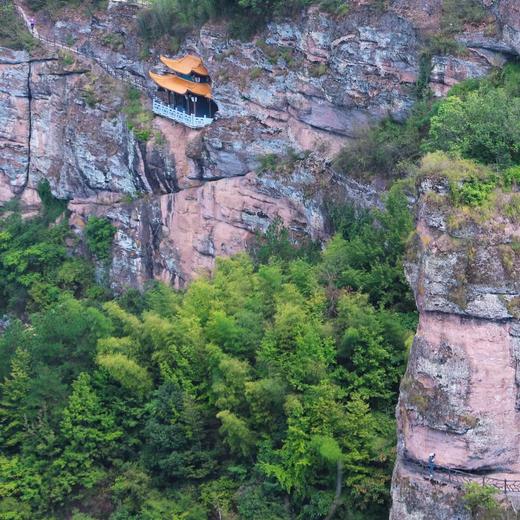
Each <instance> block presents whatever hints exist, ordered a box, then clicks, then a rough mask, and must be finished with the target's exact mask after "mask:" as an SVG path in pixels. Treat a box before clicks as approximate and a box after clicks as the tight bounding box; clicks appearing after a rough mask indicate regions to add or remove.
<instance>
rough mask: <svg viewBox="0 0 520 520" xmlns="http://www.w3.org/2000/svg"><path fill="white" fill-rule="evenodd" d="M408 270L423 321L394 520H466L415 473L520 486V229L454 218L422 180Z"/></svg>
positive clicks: (407, 395) (402, 418) (453, 495)
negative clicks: (435, 469)
mask: <svg viewBox="0 0 520 520" xmlns="http://www.w3.org/2000/svg"><path fill="white" fill-rule="evenodd" d="M420 191H421V194H420V199H419V202H418V205H417V234H416V236H415V238H414V242H413V244H412V247H411V251H410V258H409V259H408V263H407V266H406V272H407V276H408V279H409V281H410V283H411V285H412V287H413V289H414V293H415V297H416V301H417V306H418V309H419V312H420V321H419V327H418V330H417V334H416V337H415V340H414V343H413V346H412V350H411V353H410V359H409V362H408V368H407V371H406V375H405V377H404V378H403V381H402V383H401V393H400V398H399V404H398V407H397V417H398V437H399V441H398V458H397V463H396V467H395V471H394V477H393V485H392V490H393V508H392V514H391V518H392V519H395V520H397V519H407V518H410V519H412V518H413V519H417V520H419V519H424V520H426V519H439V520H447V519H453V518H467V517H468V511H467V510H465V509H464V506H463V502H462V500H461V490H460V488H456V487H453V486H450V485H449V484H448V485H447V484H446V483H445V482H439V481H435V480H434V481H433V482H430V481H429V480H428V479H427V478H425V474H424V472H422V471H421V468H420V467H419V465H418V463H421V462H422V463H425V462H426V460H427V458H428V454H429V453H430V452H435V453H436V457H437V461H436V462H437V464H438V465H439V466H440V467H442V468H452V469H458V470H464V471H468V472H472V473H481V474H483V475H487V476H491V477H493V476H494V477H498V478H502V479H517V480H519V479H520V451H519V446H518V442H517V436H518V434H517V432H518V431H520V409H519V407H518V403H519V400H518V397H519V395H520V394H519V391H520V386H519V381H520V379H519V361H520V358H519V355H520V350H519V348H520V342H519V337H518V333H519V331H520V321H518V318H520V314H519V313H518V302H519V301H520V300H519V297H520V276H519V275H520V255H519V254H518V250H517V244H518V243H519V239H520V225H519V223H518V222H517V221H516V220H512V219H510V218H508V217H507V216H505V215H504V214H503V213H504V212H503V211H502V209H503V208H505V207H507V204H508V202H509V198H510V197H511V196H513V195H512V194H499V196H498V200H497V203H496V209H495V210H494V211H493V212H492V213H491V214H490V215H487V216H486V215H482V214H480V215H479V214H478V211H476V210H475V211H474V212H473V214H472V213H469V214H468V212H464V211H463V210H457V209H455V208H453V207H452V205H451V203H450V196H449V190H448V187H447V183H445V182H440V181H438V180H435V179H425V180H423V182H422V185H421V190H420Z"/></svg>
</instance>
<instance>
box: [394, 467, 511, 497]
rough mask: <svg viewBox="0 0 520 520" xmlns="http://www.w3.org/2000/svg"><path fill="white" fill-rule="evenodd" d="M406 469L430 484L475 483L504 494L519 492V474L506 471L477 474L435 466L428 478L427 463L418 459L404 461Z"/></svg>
mask: <svg viewBox="0 0 520 520" xmlns="http://www.w3.org/2000/svg"><path fill="white" fill-rule="evenodd" d="M404 466H405V467H406V469H407V470H408V471H410V472H412V473H416V474H419V475H422V476H423V477H424V479H425V480H430V482H431V483H432V484H439V483H444V484H451V485H453V486H455V487H459V488H461V487H463V486H464V485H465V484H469V483H475V484H480V485H481V486H491V487H494V488H495V489H497V491H500V492H502V493H504V494H509V493H520V479H519V478H518V477H520V475H518V474H513V473H511V474H506V473H489V474H477V473H471V472H469V471H461V470H457V469H452V468H445V467H436V468H435V470H434V472H433V477H432V478H430V476H429V471H428V467H427V464H425V463H424V462H420V461H412V460H408V461H405V462H404Z"/></svg>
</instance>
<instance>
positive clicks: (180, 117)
mask: <svg viewBox="0 0 520 520" xmlns="http://www.w3.org/2000/svg"><path fill="white" fill-rule="evenodd" d="M153 111H154V113H155V114H157V115H159V116H164V117H167V118H168V119H173V120H174V121H177V122H178V123H182V124H183V125H186V126H189V127H190V128H203V127H204V126H208V125H210V124H211V123H213V118H211V117H205V116H204V117H196V116H195V115H193V114H191V115H190V114H186V113H185V112H182V111H181V110H177V109H176V108H173V107H171V106H168V105H165V104H164V103H161V102H160V101H159V100H158V99H154V100H153Z"/></svg>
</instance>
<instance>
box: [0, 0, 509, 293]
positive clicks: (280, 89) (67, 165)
mask: <svg viewBox="0 0 520 520" xmlns="http://www.w3.org/2000/svg"><path fill="white" fill-rule="evenodd" d="M363 4H364V2H359V5H357V6H356V5H353V8H352V10H351V12H350V14H349V15H348V16H347V17H345V18H342V19H336V18H334V17H331V16H329V15H326V14H324V13H321V12H319V11H318V10H316V9H310V10H309V11H308V12H307V13H305V14H303V15H302V16H301V18H300V19H298V20H295V21H291V22H289V21H287V22H284V23H273V24H271V25H270V26H269V28H268V29H267V30H266V31H265V32H264V34H262V35H260V37H259V38H257V39H255V40H254V41H252V42H238V41H233V40H229V38H228V37H227V35H226V27H224V26H223V25H221V24H208V25H206V26H204V27H203V28H202V29H201V30H200V31H199V32H197V33H196V34H193V35H191V36H190V37H188V38H187V40H186V41H185V42H184V44H183V48H182V49H181V50H180V54H182V53H184V52H195V53H198V54H200V55H201V56H202V57H203V58H204V60H205V63H206V64H207V66H208V67H209V69H210V72H211V75H212V78H213V80H214V86H215V89H214V90H215V99H216V101H217V103H218V105H219V108H220V111H219V115H218V120H217V122H216V123H214V124H213V125H211V126H210V127H208V128H206V129H204V130H202V131H193V130H189V129H187V128H185V127H182V126H181V125H178V124H175V123H172V122H170V121H168V120H165V119H161V118H155V119H154V121H153V133H154V136H153V138H152V139H151V140H149V141H148V143H146V144H143V143H140V142H138V141H137V140H136V139H135V137H134V135H133V133H132V132H130V131H129V130H128V125H127V119H126V116H125V111H124V108H125V103H126V102H125V90H126V88H127V86H128V84H125V80H128V81H131V82H132V83H135V82H138V83H140V84H141V85H142V87H143V88H144V89H147V91H148V94H149V95H150V96H151V95H153V91H154V87H153V85H152V84H151V83H150V82H149V81H148V80H147V71H148V70H149V69H150V68H151V67H153V66H156V65H157V63H158V55H159V53H160V52H164V51H163V50H162V49H161V48H160V45H158V46H157V48H152V49H150V55H151V56H150V58H148V59H147V60H142V59H141V57H140V56H141V54H140V46H139V41H138V39H137V38H136V35H135V16H136V10H135V8H132V7H129V6H124V5H123V6H122V7H114V8H111V9H109V10H107V11H106V12H104V13H98V14H97V15H96V16H95V17H91V18H89V19H85V18H84V17H82V16H81V15H79V14H78V10H75V9H71V10H69V11H67V10H64V11H63V12H62V13H61V15H60V19H59V20H48V19H45V16H44V15H41V14H37V15H36V16H37V18H38V19H37V26H38V30H39V33H40V34H42V35H43V36H45V37H46V38H47V39H49V40H53V39H55V40H58V41H61V42H62V43H67V44H68V45H69V46H70V45H72V46H73V47H74V48H75V49H77V50H78V51H79V52H80V54H81V55H80V56H77V55H73V56H72V57H73V60H72V63H71V60H70V56H68V57H67V56H66V54H67V53H65V56H64V54H63V53H61V56H60V52H56V50H55V49H53V48H52V47H48V46H44V48H43V49H42V50H41V51H40V54H38V56H37V57H36V58H35V57H33V58H31V59H29V57H28V56H26V55H23V54H20V53H12V52H11V51H7V50H5V51H3V50H2V52H1V53H0V55H1V56H2V58H1V60H0V119H1V121H2V122H3V123H4V125H3V130H2V129H0V146H1V147H2V149H3V150H4V151H5V153H3V154H2V156H1V157H0V197H1V200H3V201H7V200H9V199H10V198H13V197H16V198H19V199H20V200H22V202H24V204H25V207H26V210H27V211H33V210H34V209H35V208H36V206H37V205H38V202H39V201H38V197H37V196H36V194H35V188H36V187H37V185H38V183H39V182H40V180H42V179H44V178H45V179H47V180H48V181H49V183H50V185H51V189H52V192H53V193H54V194H55V195H56V196H58V197H60V198H67V199H69V200H70V204H69V207H70V209H71V211H72V215H71V223H72V225H73V227H74V228H75V229H76V230H77V231H78V233H80V231H81V229H82V227H83V226H84V225H85V222H86V219H87V218H88V216H89V215H91V214H96V215H104V216H107V217H109V218H110V219H111V220H112V221H113V223H114V224H115V225H116V227H117V228H118V233H117V235H116V241H115V246H114V260H113V265H112V268H111V274H112V284H113V285H114V287H115V288H121V287H124V286H141V285H142V284H143V283H144V281H146V280H147V279H149V278H150V277H157V278H160V279H163V280H167V281H171V282H173V283H175V284H177V285H182V284H183V283H184V282H185V281H186V280H188V279H189V278H190V277H192V276H193V275H194V274H195V273H196V272H198V271H200V270H201V269H202V270H207V269H210V268H211V267H212V265H213V263H214V259H215V257H216V256H217V255H219V254H224V255H226V254H233V253H236V252H238V251H240V250H243V248H244V247H245V244H246V243H247V240H248V239H249V238H250V237H251V235H252V233H253V232H254V231H256V230H262V229H265V228H266V227H267V226H268V224H269V222H271V221H272V220H273V219H274V218H275V217H281V218H282V219H283V220H284V222H285V224H286V225H287V226H289V227H290V228H291V229H293V230H294V231H295V232H296V233H299V234H307V235H310V236H312V237H313V238H320V237H323V236H324V235H325V225H324V222H325V216H324V208H323V204H322V202H323V197H324V195H326V194H327V193H337V194H339V196H340V197H347V198H352V199H353V200H355V201H356V202H359V203H361V204H365V205H371V204H377V203H378V197H377V193H376V192H375V189H374V187H372V186H360V185H358V184H356V183H355V182H353V181H351V180H348V179H341V180H340V179H337V178H335V176H334V175H332V173H331V172H330V170H329V168H328V165H327V164H328V160H329V159H330V157H331V156H332V155H333V154H334V153H335V152H336V151H337V150H338V148H339V147H340V146H342V145H343V144H344V143H345V142H347V141H348V140H350V139H353V138H354V137H355V136H357V135H358V134H359V133H360V132H362V131H363V129H364V128H366V127H367V126H368V125H371V124H373V123H375V122H376V121H378V120H380V119H381V118H383V117H387V116H391V117H393V118H395V119H403V118H404V117H405V116H406V114H407V113H408V111H409V109H410V107H411V106H412V104H413V100H414V84H415V81H416V79H417V77H418V75H419V73H420V59H419V56H420V52H421V46H422V41H421V40H422V38H423V36H424V34H423V33H426V32H427V31H431V30H434V29H435V27H436V24H438V3H436V2H432V1H428V2H426V1H424V2H420V3H419V4H418V3H413V5H411V4H410V3H409V2H406V1H396V2H392V3H391V8H390V10H389V11H388V12H382V11H381V10H378V9H373V8H371V7H370V6H367V5H363ZM477 40H478V42H480V43H479V45H480V48H478V49H477V48H475V49H473V48H471V49H470V51H469V52H468V53H467V55H466V56H463V57H453V56H446V57H438V58H437V59H436V61H435V67H434V73H433V74H432V83H431V86H432V88H433V90H434V91H435V92H436V93H437V94H438V95H442V94H443V93H444V92H445V91H446V90H447V89H448V88H449V86H450V85H452V84H454V83H456V82H457V81H460V80H461V79H465V78H466V77H477V76H481V75H483V74H485V73H487V72H488V71H489V70H491V68H492V66H493V65H494V64H496V62H497V61H501V60H503V59H504V56H506V55H507V53H508V52H510V48H509V47H508V46H507V45H506V44H503V43H501V42H500V41H498V40H492V41H491V40H489V38H488V40H485V41H484V43H482V41H481V39H480V40H479V39H477ZM500 45H502V47H501V46H500ZM484 47H485V48H486V52H485V53H482V52H481V51H482V48H484ZM64 58H65V59H64ZM143 102H144V103H145V105H146V104H147V103H149V101H148V102H147V101H146V100H145V98H143ZM148 109H149V104H148ZM289 148H292V149H294V150H296V151H297V152H298V151H303V150H305V151H307V152H312V154H311V157H310V158H308V159H305V160H303V159H302V160H298V161H297V162H296V164H295V165H293V166H292V167H291V171H289V172H287V171H285V173H284V174H283V175H280V174H279V173H276V172H266V173H264V174H263V175H261V176H258V175H256V174H255V171H256V170H257V169H258V165H259V158H261V157H262V156H264V155H266V154H276V155H278V156H279V157H280V160H279V162H280V161H283V160H284V154H285V153H286V151H287V150H288V149H289Z"/></svg>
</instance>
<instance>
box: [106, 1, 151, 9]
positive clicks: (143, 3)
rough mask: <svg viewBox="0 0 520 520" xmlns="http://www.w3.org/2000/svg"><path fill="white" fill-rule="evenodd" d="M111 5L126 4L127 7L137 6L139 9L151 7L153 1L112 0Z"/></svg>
mask: <svg viewBox="0 0 520 520" xmlns="http://www.w3.org/2000/svg"><path fill="white" fill-rule="evenodd" d="M109 4H111V5H117V4H126V5H136V6H138V7H149V6H150V5H151V4H152V2H151V0H110V2H109Z"/></svg>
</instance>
